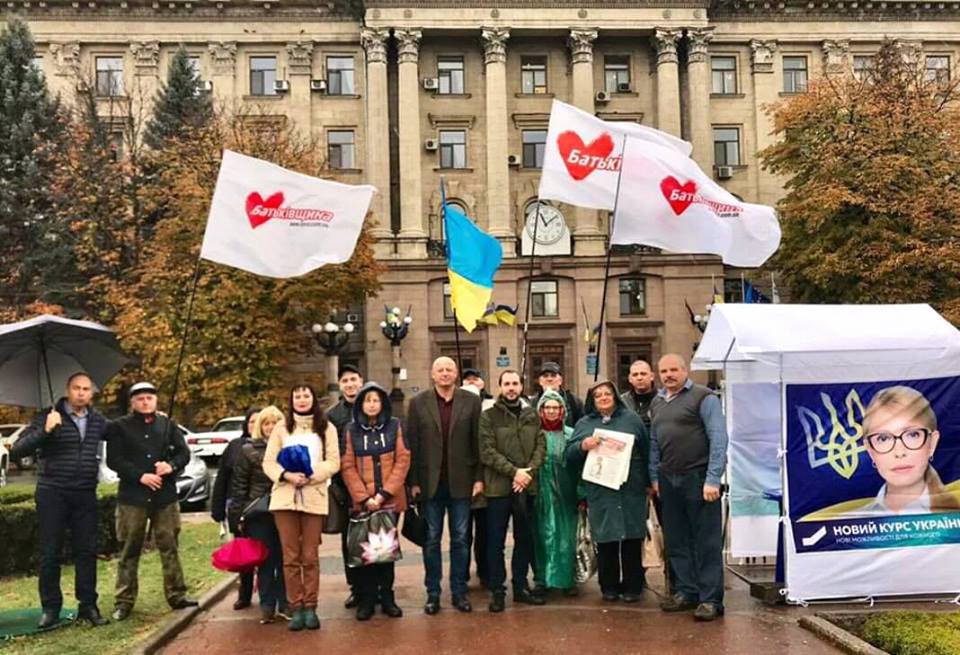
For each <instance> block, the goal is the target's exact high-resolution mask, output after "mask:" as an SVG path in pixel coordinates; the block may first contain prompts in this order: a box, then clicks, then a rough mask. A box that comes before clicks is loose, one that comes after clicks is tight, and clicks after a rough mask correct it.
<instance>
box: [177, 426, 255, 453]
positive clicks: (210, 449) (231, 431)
mask: <svg viewBox="0 0 960 655" xmlns="http://www.w3.org/2000/svg"><path fill="white" fill-rule="evenodd" d="M243 421H244V419H243V417H242V416H230V417H228V418H222V419H220V420H219V421H217V423H216V425H214V426H213V429H212V430H210V431H209V432H194V433H193V434H191V435H190V437H189V438H188V439H187V445H188V446H190V450H192V451H193V452H194V453H196V455H197V456H198V457H208V458H218V459H219V457H220V456H221V455H223V451H224V450H226V449H227V444H228V443H230V442H231V441H233V440H234V439H237V438H239V437H240V435H241V434H243Z"/></svg>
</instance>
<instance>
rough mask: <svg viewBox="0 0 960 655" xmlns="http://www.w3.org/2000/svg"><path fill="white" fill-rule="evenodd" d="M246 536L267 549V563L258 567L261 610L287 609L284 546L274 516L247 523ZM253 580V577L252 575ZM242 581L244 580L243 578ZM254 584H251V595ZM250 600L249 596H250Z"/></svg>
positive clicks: (268, 515) (266, 516)
mask: <svg viewBox="0 0 960 655" xmlns="http://www.w3.org/2000/svg"><path fill="white" fill-rule="evenodd" d="M246 523H247V526H246V536H247V537H250V538H252V539H256V540H258V541H261V542H263V544H264V545H265V546H266V547H267V559H266V561H265V562H264V563H263V564H261V565H260V566H258V567H257V588H258V589H259V594H260V609H263V610H270V611H274V612H275V611H278V610H283V609H286V607H287V587H286V584H285V583H284V579H283V546H281V544H280V533H279V532H277V525H276V523H274V520H273V516H272V515H270V514H267V515H265V516H258V517H256V518H253V519H251V520H249V521H247V522H246ZM250 577H251V578H252V577H253V575H252V574H251V576H250ZM241 580H242V578H241ZM252 587H253V584H252V582H251V593H252ZM248 598H249V596H248Z"/></svg>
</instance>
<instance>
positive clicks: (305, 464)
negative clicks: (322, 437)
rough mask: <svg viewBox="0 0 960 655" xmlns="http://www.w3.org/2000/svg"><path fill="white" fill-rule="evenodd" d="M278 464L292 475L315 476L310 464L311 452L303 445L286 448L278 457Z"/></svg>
mask: <svg viewBox="0 0 960 655" xmlns="http://www.w3.org/2000/svg"><path fill="white" fill-rule="evenodd" d="M277 462H278V463H279V464H280V466H282V467H283V470H284V471H289V472H290V473H303V474H304V475H305V476H307V477H308V478H309V477H312V476H313V466H311V464H310V450H309V449H308V448H307V447H306V446H304V445H303V444H298V445H296V446H284V447H283V448H281V449H280V453H279V454H278V455H277Z"/></svg>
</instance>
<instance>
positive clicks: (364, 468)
mask: <svg viewBox="0 0 960 655" xmlns="http://www.w3.org/2000/svg"><path fill="white" fill-rule="evenodd" d="M344 442H345V444H346V446H345V450H344V453H343V464H342V466H341V474H342V475H343V481H344V483H345V484H346V485H347V489H349V490H350V496H351V498H352V499H353V503H354V507H353V509H354V511H356V512H376V511H377V510H381V509H388V510H391V511H393V512H394V513H395V515H396V514H399V513H401V512H403V511H405V510H406V509H407V494H406V489H405V484H406V479H407V472H408V471H409V470H410V450H409V449H408V448H407V445H406V444H405V443H404V441H403V435H402V434H401V429H400V419H397V418H393V413H392V411H391V405H390V397H389V396H388V395H387V392H386V391H385V390H384V389H383V388H382V387H381V386H379V385H378V384H376V383H375V382H369V383H367V384H366V385H364V386H363V388H361V389H360V392H359V393H358V394H357V399H356V400H355V401H354V403H353V421H352V422H351V423H350V424H349V425H348V426H347V431H346V436H345V439H344ZM357 571H358V575H357V581H358V587H359V593H360V602H359V604H358V605H357V620H358V621H367V620H369V619H370V618H371V617H372V616H373V613H374V610H375V608H376V602H377V599H378V598H379V600H380V604H381V607H382V608H383V613H384V614H386V615H387V616H389V617H390V618H398V617H400V616H403V611H402V610H401V609H400V607H399V606H398V605H397V603H396V601H395V600H394V596H393V575H394V563H393V562H387V563H381V564H372V565H368V566H363V567H360V568H359V569H357Z"/></svg>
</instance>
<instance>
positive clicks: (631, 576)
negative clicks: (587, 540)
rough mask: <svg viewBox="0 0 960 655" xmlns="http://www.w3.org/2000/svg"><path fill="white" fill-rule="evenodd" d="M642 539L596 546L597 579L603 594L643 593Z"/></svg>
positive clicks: (610, 542)
mask: <svg viewBox="0 0 960 655" xmlns="http://www.w3.org/2000/svg"><path fill="white" fill-rule="evenodd" d="M642 557H643V539H625V540H623V541H609V542H607V543H602V544H597V578H598V579H599V581H600V591H601V592H603V593H605V594H621V593H623V594H640V593H641V592H643V585H644V580H645V576H644V572H643V562H642V561H641V558H642Z"/></svg>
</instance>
